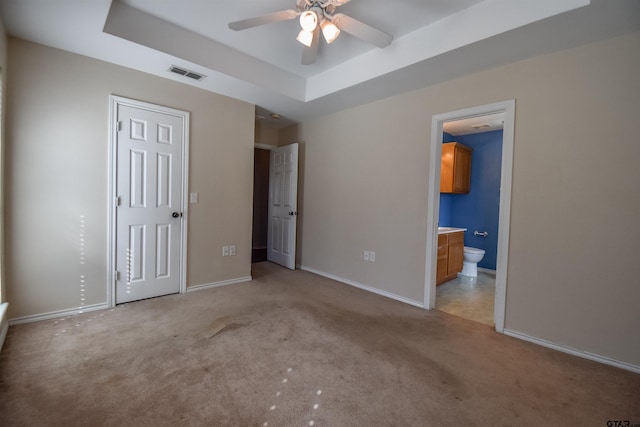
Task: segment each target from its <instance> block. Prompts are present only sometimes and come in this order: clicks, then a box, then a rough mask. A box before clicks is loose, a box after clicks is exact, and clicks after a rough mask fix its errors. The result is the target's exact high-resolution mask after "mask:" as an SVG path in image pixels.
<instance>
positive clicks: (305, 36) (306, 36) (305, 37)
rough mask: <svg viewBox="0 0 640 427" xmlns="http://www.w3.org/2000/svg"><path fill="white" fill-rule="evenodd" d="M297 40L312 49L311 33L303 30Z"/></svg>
mask: <svg viewBox="0 0 640 427" xmlns="http://www.w3.org/2000/svg"><path fill="white" fill-rule="evenodd" d="M296 40H298V41H299V42H300V43H302V44H303V45H305V46H306V47H311V43H313V33H312V32H311V31H307V30H305V29H302V30H300V32H299V33H298V37H296Z"/></svg>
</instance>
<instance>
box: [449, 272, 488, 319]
mask: <svg viewBox="0 0 640 427" xmlns="http://www.w3.org/2000/svg"><path fill="white" fill-rule="evenodd" d="M495 288H496V277H495V275H493V274H489V273H485V272H482V271H480V272H478V277H473V278H472V277H466V276H458V278H456V279H453V280H450V281H448V282H446V283H443V284H442V285H440V286H438V287H437V288H436V309H437V310H442V311H444V312H446V313H449V314H453V315H455V316H459V317H462V318H464V319H469V320H473V321H476V322H480V323H484V324H485V325H489V326H493V325H494V323H493V304H494V301H493V299H494V294H495Z"/></svg>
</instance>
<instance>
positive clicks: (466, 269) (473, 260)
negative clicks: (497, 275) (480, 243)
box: [460, 246, 484, 277]
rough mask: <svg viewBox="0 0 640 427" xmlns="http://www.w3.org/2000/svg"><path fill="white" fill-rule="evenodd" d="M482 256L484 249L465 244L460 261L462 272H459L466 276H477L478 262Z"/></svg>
mask: <svg viewBox="0 0 640 427" xmlns="http://www.w3.org/2000/svg"><path fill="white" fill-rule="evenodd" d="M483 257H484V249H478V248H472V247H470V246H465V247H464V261H463V262H462V272H460V274H461V275H463V276H468V277H478V263H479V262H480V261H481V260H482V258H483Z"/></svg>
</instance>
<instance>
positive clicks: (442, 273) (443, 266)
mask: <svg viewBox="0 0 640 427" xmlns="http://www.w3.org/2000/svg"><path fill="white" fill-rule="evenodd" d="M447 257H448V244H447V235H446V234H438V262H437V268H436V283H439V282H440V280H441V279H444V278H445V277H446V276H447V272H448V266H447Z"/></svg>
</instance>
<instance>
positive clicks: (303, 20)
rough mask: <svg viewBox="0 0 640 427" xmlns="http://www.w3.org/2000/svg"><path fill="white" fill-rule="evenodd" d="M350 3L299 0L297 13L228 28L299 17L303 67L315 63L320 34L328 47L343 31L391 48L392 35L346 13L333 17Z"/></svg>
mask: <svg viewBox="0 0 640 427" xmlns="http://www.w3.org/2000/svg"><path fill="white" fill-rule="evenodd" d="M349 1H350V0H296V9H295V10H294V9H287V10H282V11H280V12H273V13H268V14H266V15H262V16H258V17H255V18H249V19H242V20H240V21H235V22H230V23H229V28H230V29H232V30H234V31H241V30H246V29H247V28H253V27H257V26H259V25H264V24H270V23H272V22H280V21H288V20H291V19H294V18H297V17H298V16H299V17H300V26H301V27H302V29H301V30H300V32H299V33H298V36H297V37H296V40H298V41H299V42H300V43H302V44H303V45H304V48H303V51H302V64H304V65H310V64H313V63H314V62H316V57H317V55H318V43H319V41H320V32H321V31H322V35H323V36H324V39H325V40H326V42H327V44H330V43H333V42H334V41H335V40H336V39H337V38H338V36H339V35H340V32H341V31H344V32H345V33H349V34H351V35H352V36H355V37H357V38H359V39H361V40H364V41H365V42H368V43H371V44H374V45H376V46H378V47H380V48H383V47H385V46H388V45H389V43H391V40H393V36H391V35H389V34H387V33H385V32H383V31H380V30H378V29H376V28H373V27H371V26H369V25H367V24H365V23H363V22H360V21H358V20H357V19H353V18H351V17H350V16H347V15H345V14H343V13H335V14H334V12H335V10H336V8H337V7H338V6H342V5H343V4H345V3H348V2H349Z"/></svg>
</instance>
